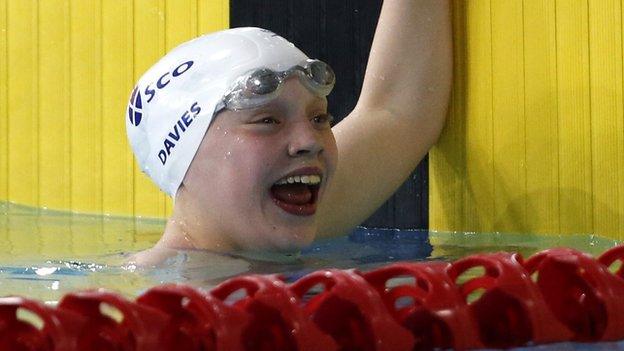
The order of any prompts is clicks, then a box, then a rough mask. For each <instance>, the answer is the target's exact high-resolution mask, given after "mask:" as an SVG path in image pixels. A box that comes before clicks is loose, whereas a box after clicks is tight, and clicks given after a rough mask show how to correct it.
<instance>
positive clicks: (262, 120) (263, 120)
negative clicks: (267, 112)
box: [254, 116, 280, 124]
mask: <svg viewBox="0 0 624 351" xmlns="http://www.w3.org/2000/svg"><path fill="white" fill-rule="evenodd" d="M254 123H255V124H280V121H279V120H277V118H275V117H272V116H268V117H262V118H260V119H258V120H256V121H254Z"/></svg>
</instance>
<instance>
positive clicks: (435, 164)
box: [430, 0, 624, 239]
mask: <svg viewBox="0 0 624 351" xmlns="http://www.w3.org/2000/svg"><path fill="white" fill-rule="evenodd" d="M623 14H624V8H623V7H622V2H621V1H620V0H583V1H581V0H557V1H554V0H526V1H516V0H513V1H511V0H500V1H494V0H492V1H485V0H483V1H481V0H468V1H456V2H454V25H455V27H454V33H455V35H454V37H455V43H454V45H455V71H454V72H455V82H454V89H453V97H452V103H451V111H450V113H449V118H448V123H447V125H446V129H445V132H444V134H443V136H442V138H441V140H440V142H439V143H438V145H437V146H436V147H435V148H434V149H433V151H432V152H431V162H430V167H431V168H430V174H431V179H430V225H431V228H434V229H438V230H460V231H475V232H482V231H487V232H492V231H493V232H535V233H563V234H567V233H592V234H598V235H602V236H608V237H612V238H616V239H622V233H623V232H624V230H623V229H624V128H623V107H622V106H623V99H622V84H623V79H622V61H623V60H622V58H623V57H622V29H623V25H624V23H623V22H622V15H623Z"/></svg>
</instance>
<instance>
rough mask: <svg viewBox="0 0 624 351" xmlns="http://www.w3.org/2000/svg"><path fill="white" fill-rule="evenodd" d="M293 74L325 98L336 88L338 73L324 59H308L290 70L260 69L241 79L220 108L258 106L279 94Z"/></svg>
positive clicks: (217, 109)
mask: <svg viewBox="0 0 624 351" xmlns="http://www.w3.org/2000/svg"><path fill="white" fill-rule="evenodd" d="M293 74H296V75H297V76H298V77H299V80H300V81H301V82H302V83H303V85H304V86H305V87H306V88H308V90H310V91H311V92H312V93H314V94H316V95H317V96H319V97H325V96H327V95H329V93H330V92H331V91H332V89H333V88H334V84H335V83H336V75H335V74H334V71H333V70H332V69H331V67H329V65H328V64H326V63H325V62H323V61H319V60H312V59H308V60H306V61H304V62H303V63H302V64H300V65H296V66H294V67H292V68H290V69H288V70H286V71H281V72H276V71H273V70H271V69H268V68H258V69H255V70H253V71H250V72H248V73H247V74H245V75H243V76H241V77H240V78H238V79H237V80H236V81H235V83H234V85H233V87H232V89H231V90H230V91H229V93H227V94H226V95H225V96H224V98H223V100H222V101H221V102H220V103H219V104H218V105H217V108H216V111H217V112H218V111H221V110H222V109H224V108H227V109H230V110H242V109H249V108H254V107H258V106H261V105H264V104H266V103H267V102H269V101H271V100H273V99H275V98H276V97H277V96H279V93H280V90H281V88H282V86H283V84H284V81H285V80H286V79H288V78H289V77H290V76H292V75H293Z"/></svg>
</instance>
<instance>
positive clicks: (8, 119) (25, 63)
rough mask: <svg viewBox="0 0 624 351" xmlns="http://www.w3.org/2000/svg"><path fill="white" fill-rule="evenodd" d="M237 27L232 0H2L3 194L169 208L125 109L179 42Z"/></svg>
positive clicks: (119, 207)
mask: <svg viewBox="0 0 624 351" xmlns="http://www.w3.org/2000/svg"><path fill="white" fill-rule="evenodd" d="M228 26H229V1H228V0H134V1H131V0H88V1H86V0H45V1H35V0H0V200H10V201H13V202H17V203H20V204H25V205H32V206H38V207H47V208H54V209H71V210H73V211H76V212H90V213H106V214H122V215H137V216H150V217H163V216H165V215H166V214H167V213H168V212H169V211H170V207H171V204H170V201H169V200H168V199H167V198H166V197H165V195H163V194H161V193H160V192H159V191H158V189H157V188H156V187H155V186H154V185H152V183H151V182H150V181H149V179H147V177H145V176H144V175H143V174H142V173H141V172H140V170H139V169H138V168H137V167H136V165H135V164H134V161H133V159H132V154H131V152H130V148H129V146H128V144H127V141H126V133H125V124H124V123H125V120H124V116H125V113H124V110H125V108H126V104H127V100H128V96H129V93H130V90H131V88H132V86H133V84H134V82H135V81H136V79H138V77H140V76H141V74H142V73H143V72H144V71H145V70H147V68H149V67H150V66H151V65H152V64H153V63H154V62H156V61H157V60H158V58H160V57H161V56H162V55H163V54H165V52H167V51H168V50H170V49H172V48H173V47H175V46H176V45H177V44H179V43H181V42H183V41H186V40H188V39H190V38H192V37H195V36H197V35H200V34H203V33H208V32H212V31H215V30H219V29H223V28H227V27H228Z"/></svg>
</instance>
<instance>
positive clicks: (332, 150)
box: [324, 132, 338, 172]
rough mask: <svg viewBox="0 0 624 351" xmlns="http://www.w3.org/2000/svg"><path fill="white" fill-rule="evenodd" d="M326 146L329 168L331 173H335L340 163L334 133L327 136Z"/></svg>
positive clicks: (326, 158)
mask: <svg viewBox="0 0 624 351" xmlns="http://www.w3.org/2000/svg"><path fill="white" fill-rule="evenodd" d="M324 146H325V147H324V148H325V151H324V153H325V160H326V162H327V167H328V169H329V170H330V171H331V172H333V170H334V169H336V165H337V163H338V146H337V145H336V139H335V138H334V134H333V133H331V132H329V133H328V135H326V136H325V138H324Z"/></svg>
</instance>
